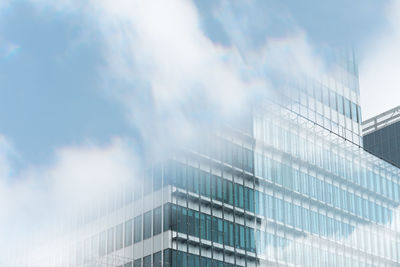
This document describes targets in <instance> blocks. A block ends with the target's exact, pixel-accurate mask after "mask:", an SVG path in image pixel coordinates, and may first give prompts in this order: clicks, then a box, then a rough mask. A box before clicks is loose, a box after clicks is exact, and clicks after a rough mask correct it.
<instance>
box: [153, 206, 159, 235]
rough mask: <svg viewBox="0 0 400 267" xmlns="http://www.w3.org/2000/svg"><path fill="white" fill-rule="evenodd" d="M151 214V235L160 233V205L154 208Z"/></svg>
mask: <svg viewBox="0 0 400 267" xmlns="http://www.w3.org/2000/svg"><path fill="white" fill-rule="evenodd" d="M153 216H154V217H153V235H158V234H159V233H161V207H158V208H155V209H154V215H153Z"/></svg>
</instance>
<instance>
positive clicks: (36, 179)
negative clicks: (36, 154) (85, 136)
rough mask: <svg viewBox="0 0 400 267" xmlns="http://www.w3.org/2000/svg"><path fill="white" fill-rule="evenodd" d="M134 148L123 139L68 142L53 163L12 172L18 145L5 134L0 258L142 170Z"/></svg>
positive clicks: (0, 142) (0, 166)
mask: <svg viewBox="0 0 400 267" xmlns="http://www.w3.org/2000/svg"><path fill="white" fill-rule="evenodd" d="M130 149H132V148H131V147H130V146H129V145H127V143H126V142H125V141H124V140H121V139H114V140H113V141H112V142H111V144H109V145H107V146H102V147H98V146H95V145H91V144H87V145H84V146H80V147H66V148H62V149H59V150H58V151H57V153H56V157H55V159H54V163H53V164H51V165H48V166H31V167H29V168H27V169H24V170H22V171H21V173H20V175H18V176H17V177H15V176H13V177H10V175H9V170H10V168H11V164H10V162H9V156H8V154H10V153H11V152H12V151H13V149H12V146H11V145H10V143H9V142H8V141H7V140H6V139H5V138H4V137H1V138H0V236H1V237H2V238H1V239H0V251H1V252H0V262H1V261H2V260H4V258H5V257H6V256H8V253H9V252H10V251H13V252H18V253H21V251H20V249H22V248H23V246H25V245H27V246H28V247H29V246H30V245H31V246H33V245H32V244H30V243H31V242H34V241H37V242H39V241H40V242H44V241H45V240H47V239H48V238H50V236H49V235H50V234H51V233H52V231H53V230H54V229H55V227H58V226H60V225H58V223H59V222H60V221H61V219H63V220H65V219H71V218H73V217H69V216H76V215H77V212H82V211H83V210H85V209H88V208H89V206H90V205H91V204H92V203H93V202H94V201H101V200H103V199H104V196H105V195H106V194H107V193H109V192H113V190H117V189H121V188H123V185H125V184H127V183H129V182H132V180H133V179H134V177H135V173H136V172H137V171H138V170H137V168H136V167H137V161H136V158H135V157H134V155H133V154H132V152H131V151H130ZM11 178H12V179H11ZM56 222H57V223H56ZM39 237H40V238H39ZM37 238H39V239H37ZM35 244H36V245H35V246H33V247H36V246H37V245H38V244H39V243H35ZM64 245H65V244H64ZM33 247H31V248H33Z"/></svg>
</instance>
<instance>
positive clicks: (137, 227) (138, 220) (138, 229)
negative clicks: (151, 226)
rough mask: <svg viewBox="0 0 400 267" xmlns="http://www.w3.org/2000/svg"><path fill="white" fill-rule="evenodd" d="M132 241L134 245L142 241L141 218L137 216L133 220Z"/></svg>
mask: <svg viewBox="0 0 400 267" xmlns="http://www.w3.org/2000/svg"><path fill="white" fill-rule="evenodd" d="M134 235H135V237H134V241H135V243H137V242H139V241H141V240H142V216H141V215H139V216H137V217H136V218H135V230H134Z"/></svg>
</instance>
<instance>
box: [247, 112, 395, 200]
mask: <svg viewBox="0 0 400 267" xmlns="http://www.w3.org/2000/svg"><path fill="white" fill-rule="evenodd" d="M255 129H256V130H255V132H256V135H257V136H256V138H259V139H261V140H264V142H266V144H268V145H271V146H273V147H275V148H277V149H279V150H282V151H284V152H286V153H289V154H290V155H291V156H292V157H295V158H300V159H301V160H303V161H306V162H308V163H309V164H312V165H316V166H318V167H319V168H321V169H324V170H325V171H327V172H331V173H333V174H334V175H336V176H340V177H342V178H343V179H346V180H349V181H351V182H353V183H355V184H357V185H359V186H361V187H363V188H365V189H368V190H370V191H372V192H376V193H377V194H378V195H383V196H385V197H386V198H389V199H391V200H393V201H396V202H399V201H400V185H399V184H398V183H395V182H393V181H392V180H391V179H388V178H389V177H387V176H388V173H386V172H385V171H384V169H381V171H380V169H378V168H376V165H375V164H374V162H373V161H367V160H365V161H364V162H358V161H357V162H356V161H354V160H353V159H352V158H346V157H344V156H342V155H340V154H339V153H338V152H336V151H334V150H332V147H331V146H330V144H329V143H326V142H325V143H322V142H321V143H317V142H316V141H315V140H314V138H304V137H302V136H300V135H299V134H298V133H295V132H293V131H291V130H288V129H285V128H283V127H282V126H281V125H277V124H275V123H274V122H273V121H272V120H271V119H266V120H262V119H256V120H255ZM264 135H267V136H264ZM334 146H336V147H337V144H335V145H334ZM360 153H367V152H363V151H360ZM355 156H356V158H360V156H362V155H360V154H357V155H355ZM377 160H378V159H377ZM362 163H364V164H366V165H365V166H362V165H363V164H362ZM382 163H383V164H385V163H384V162H383V161H382ZM260 164H261V165H260ZM386 165H387V166H388V167H389V165H388V163H386ZM267 166H268V165H266V166H264V172H265V173H266V172H268V171H269V170H268V167H267ZM255 171H256V174H259V175H260V174H261V173H262V155H260V154H259V153H256V155H255ZM264 175H266V174H264ZM260 176H262V175H260Z"/></svg>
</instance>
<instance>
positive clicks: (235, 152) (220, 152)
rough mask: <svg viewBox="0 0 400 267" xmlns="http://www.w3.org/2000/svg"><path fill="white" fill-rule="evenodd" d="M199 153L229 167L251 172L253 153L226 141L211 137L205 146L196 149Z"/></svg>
mask: <svg viewBox="0 0 400 267" xmlns="http://www.w3.org/2000/svg"><path fill="white" fill-rule="evenodd" d="M198 150H199V152H201V153H204V154H205V155H208V156H210V157H211V158H213V159H216V160H219V161H222V162H225V163H227V164H229V165H231V166H234V167H237V168H239V169H243V170H245V171H248V172H253V156H254V155H253V151H252V150H251V149H248V148H246V147H243V146H240V145H238V144H235V143H233V142H230V141H228V140H226V139H222V138H218V137H216V136H213V137H212V141H211V140H209V142H207V143H206V144H205V145H203V146H201V147H199V148H198Z"/></svg>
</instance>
